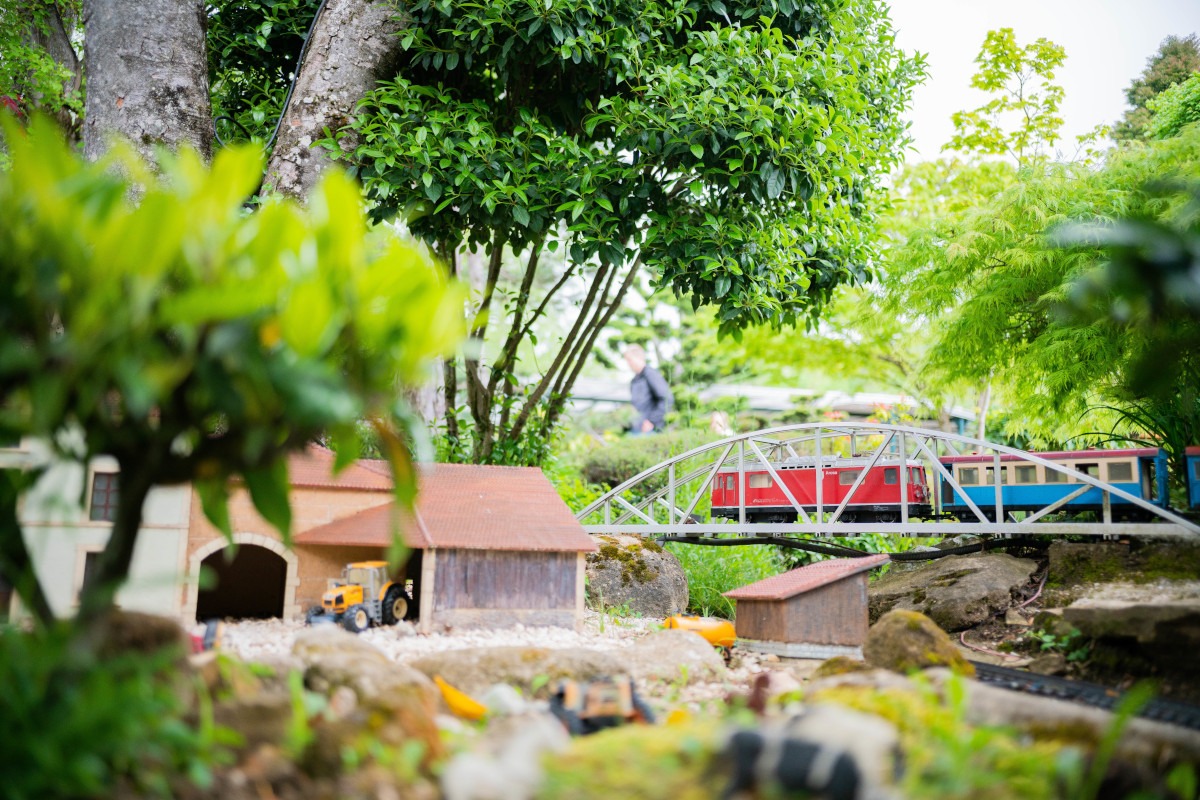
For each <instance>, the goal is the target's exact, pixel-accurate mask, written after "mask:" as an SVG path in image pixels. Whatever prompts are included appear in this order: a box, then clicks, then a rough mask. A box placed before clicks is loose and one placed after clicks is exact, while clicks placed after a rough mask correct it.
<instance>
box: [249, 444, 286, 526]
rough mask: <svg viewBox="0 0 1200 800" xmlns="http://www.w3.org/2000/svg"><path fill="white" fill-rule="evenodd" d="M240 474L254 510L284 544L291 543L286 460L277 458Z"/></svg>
mask: <svg viewBox="0 0 1200 800" xmlns="http://www.w3.org/2000/svg"><path fill="white" fill-rule="evenodd" d="M242 474H243V476H244V477H245V479H246V488H247V489H249V490H250V499H251V500H252V501H253V502H254V508H255V509H256V510H257V511H258V513H259V514H262V517H263V519H265V520H266V521H267V522H269V523H270V524H271V525H272V526H273V527H274V528H275V529H276V530H277V531H279V535H280V536H282V537H283V541H284V543H285V544H287V543H289V542H291V537H292V506H291V503H290V502H289V500H288V492H289V489H290V487H289V485H288V471H287V460H286V459H283V458H277V459H275V460H274V461H273V462H272V463H271V464H269V465H267V466H266V467H262V468H259V469H247V470H245V471H244V472H243V473H242Z"/></svg>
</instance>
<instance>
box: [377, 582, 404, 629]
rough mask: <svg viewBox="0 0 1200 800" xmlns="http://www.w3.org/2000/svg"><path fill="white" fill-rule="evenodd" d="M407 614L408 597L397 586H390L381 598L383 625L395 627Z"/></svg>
mask: <svg viewBox="0 0 1200 800" xmlns="http://www.w3.org/2000/svg"><path fill="white" fill-rule="evenodd" d="M407 614H408V595H407V594H406V593H405V591H404V590H403V589H401V588H400V587H399V586H392V587H391V588H389V589H388V590H387V594H385V595H384V596H383V624H384V625H395V624H396V623H397V622H399V621H400V620H402V619H404V617H405V615H407Z"/></svg>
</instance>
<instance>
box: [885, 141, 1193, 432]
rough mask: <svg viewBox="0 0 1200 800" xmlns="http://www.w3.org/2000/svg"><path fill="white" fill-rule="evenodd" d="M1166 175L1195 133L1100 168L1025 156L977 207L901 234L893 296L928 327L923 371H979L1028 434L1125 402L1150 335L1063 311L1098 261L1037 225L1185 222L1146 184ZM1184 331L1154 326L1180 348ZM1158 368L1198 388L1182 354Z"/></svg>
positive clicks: (1170, 200)
mask: <svg viewBox="0 0 1200 800" xmlns="http://www.w3.org/2000/svg"><path fill="white" fill-rule="evenodd" d="M1165 176H1176V177H1177V178H1178V179H1179V180H1184V181H1188V180H1195V179H1197V178H1200V131H1186V130H1185V132H1184V133H1183V134H1182V135H1180V136H1178V137H1174V138H1172V139H1168V140H1164V141H1162V142H1155V143H1151V144H1149V145H1147V146H1145V147H1139V148H1134V149H1128V150H1122V151H1117V152H1113V153H1111V154H1110V155H1109V157H1108V159H1107V161H1106V163H1105V164H1104V165H1103V166H1101V167H1099V168H1093V167H1088V166H1084V165H1081V164H1059V163H1043V164H1034V165H1030V166H1028V167H1026V168H1025V169H1023V170H1022V171H1021V173H1020V175H1019V179H1018V180H1017V181H1015V182H1013V183H1012V184H1011V185H1009V186H1008V187H1006V188H1004V189H1002V190H1000V191H997V192H996V193H995V194H993V195H992V196H991V197H990V198H989V199H988V200H987V201H986V202H983V203H981V204H979V205H978V206H977V207H976V208H974V209H972V210H970V211H967V212H965V213H964V214H961V215H956V216H954V217H951V218H941V219H934V220H931V224H929V225H928V226H927V227H926V228H925V229H923V230H919V231H916V232H915V233H913V235H911V236H910V237H909V238H908V240H907V241H906V242H905V243H904V244H903V246H901V247H898V248H896V249H895V250H893V251H892V263H893V264H894V265H895V268H896V269H897V271H898V273H903V275H904V278H903V283H902V284H899V285H898V290H897V291H896V292H895V293H894V295H893V297H892V302H894V303H896V304H897V306H898V307H900V308H903V309H905V310H906V311H908V312H909V313H911V314H913V315H914V318H915V319H917V320H920V322H921V324H922V325H924V326H926V327H928V328H929V329H930V331H931V335H932V338H933V342H934V347H933V353H934V357H933V358H932V359H931V361H930V363H929V368H930V369H931V370H934V371H936V372H937V373H938V374H940V375H941V376H942V379H943V380H946V381H954V380H958V381H967V382H981V381H991V382H992V383H993V385H994V386H996V387H997V389H996V393H997V395H998V396H999V397H1000V398H1001V400H1002V401H1003V402H1004V404H1005V406H1006V407H1007V409H1008V411H1009V413H1010V414H1011V415H1012V417H1013V418H1014V419H1016V420H1019V421H1020V422H1021V423H1022V425H1023V427H1024V428H1025V432H1026V433H1027V434H1028V435H1030V436H1032V437H1034V438H1041V439H1044V440H1047V441H1053V440H1062V439H1067V438H1070V437H1072V436H1075V435H1076V434H1078V433H1079V432H1081V431H1085V430H1094V429H1095V428H1096V427H1102V426H1103V425H1102V424H1101V423H1100V420H1097V419H1095V418H1094V414H1090V413H1089V411H1090V409H1093V408H1095V407H1096V406H1098V405H1115V406H1119V405H1121V404H1122V402H1123V401H1125V400H1127V399H1128V397H1127V396H1126V390H1127V389H1128V388H1130V387H1131V382H1130V379H1131V378H1134V377H1135V374H1136V366H1137V364H1139V363H1141V360H1142V357H1143V356H1144V355H1145V354H1147V353H1148V352H1150V351H1153V350H1155V349H1157V345H1156V341H1155V340H1156V338H1157V337H1158V334H1157V333H1155V332H1154V331H1153V329H1152V328H1149V327H1142V326H1128V325H1121V324H1117V323H1116V322H1115V321H1114V320H1111V319H1093V320H1091V321H1088V322H1084V321H1081V320H1076V321H1074V322H1068V321H1065V320H1063V318H1062V316H1061V315H1060V314H1059V309H1061V308H1062V307H1063V305H1064V304H1065V303H1066V302H1067V301H1068V300H1069V298H1070V297H1071V296H1072V295H1073V294H1074V293H1075V291H1076V290H1075V288H1074V287H1075V281H1076V279H1078V278H1080V277H1081V276H1082V275H1084V274H1085V273H1086V272H1088V271H1089V270H1090V269H1091V267H1092V265H1093V264H1094V263H1095V261H1096V260H1097V258H1099V257H1100V255H1101V250H1100V249H1099V246H1100V244H1101V242H1099V241H1095V242H1093V243H1092V244H1091V245H1088V246H1082V245H1081V246H1079V247H1075V248H1073V249H1071V250H1064V249H1062V248H1059V247H1056V246H1055V243H1054V242H1053V241H1051V240H1049V239H1048V238H1047V237H1046V235H1045V234H1046V231H1047V230H1048V229H1051V228H1053V227H1054V226H1056V225H1062V224H1067V223H1073V222H1080V221H1083V222H1086V223H1095V224H1098V225H1101V226H1107V225H1111V224H1113V223H1114V222H1115V221H1116V220H1119V219H1125V218H1132V219H1135V220H1137V219H1140V220H1149V221H1157V222H1158V223H1161V224H1163V225H1165V226H1167V227H1170V228H1174V229H1179V228H1180V226H1182V225H1186V224H1190V223H1189V222H1188V221H1187V220H1186V219H1185V217H1183V216H1181V215H1183V214H1185V211H1184V209H1185V203H1184V202H1183V199H1182V198H1180V197H1178V196H1177V195H1176V196H1175V197H1169V196H1164V195H1163V194H1162V193H1160V192H1156V191H1153V190H1150V191H1148V190H1147V187H1152V184H1153V182H1154V181H1159V182H1161V181H1162V179H1163V178H1164V177H1165ZM1114 230H1116V231H1124V230H1125V229H1124V228H1121V227H1117V228H1115V229H1114ZM1176 249H1177V248H1176ZM1166 257H1167V258H1170V257H1171V256H1169V255H1168V256H1166ZM1192 328H1193V326H1192V325H1191V324H1190V323H1187V324H1184V325H1183V326H1182V327H1178V326H1173V327H1172V328H1171V329H1170V330H1169V331H1168V332H1167V333H1169V336H1170V339H1171V340H1172V341H1173V342H1175V343H1177V344H1186V343H1187V342H1189V341H1190V340H1191V336H1192V335H1193V334H1192V333H1191V332H1190V331H1191V330H1192ZM1189 347H1190V345H1189ZM1170 366H1171V369H1160V370H1159V371H1158V373H1159V375H1160V376H1162V377H1163V378H1164V379H1165V380H1167V381H1168V382H1170V383H1172V385H1173V386H1175V387H1177V388H1183V387H1186V386H1189V385H1191V386H1194V385H1196V384H1197V372H1196V367H1197V366H1198V365H1197V364H1196V362H1195V359H1194V356H1193V354H1192V352H1191V351H1190V350H1187V349H1185V350H1184V351H1183V352H1181V353H1180V354H1179V355H1178V357H1174V358H1172V359H1171V361H1170ZM1108 417H1109V419H1111V415H1108Z"/></svg>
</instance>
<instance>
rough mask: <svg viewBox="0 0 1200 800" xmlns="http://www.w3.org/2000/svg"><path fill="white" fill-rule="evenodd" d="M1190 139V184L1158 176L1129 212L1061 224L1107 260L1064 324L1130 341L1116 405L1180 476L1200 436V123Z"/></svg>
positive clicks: (1068, 305) (1073, 241)
mask: <svg viewBox="0 0 1200 800" xmlns="http://www.w3.org/2000/svg"><path fill="white" fill-rule="evenodd" d="M1182 138H1187V139H1190V140H1191V141H1192V142H1193V145H1192V150H1191V151H1190V153H1191V156H1190V157H1191V158H1192V163H1191V164H1189V165H1187V166H1188V169H1189V172H1188V173H1187V174H1188V175H1189V178H1190V182H1189V183H1179V182H1175V183H1173V182H1169V181H1165V182H1164V181H1161V180H1152V181H1150V182H1149V183H1147V184H1146V185H1145V186H1144V187H1143V188H1142V195H1143V196H1144V197H1145V198H1146V202H1145V203H1144V204H1143V205H1141V206H1139V207H1137V208H1136V209H1131V210H1130V211H1131V213H1127V214H1126V215H1125V216H1124V217H1123V218H1120V219H1117V220H1115V221H1113V222H1110V223H1108V224H1073V225H1064V226H1061V227H1059V228H1058V229H1056V230H1055V232H1054V241H1055V242H1057V243H1058V244H1059V245H1060V246H1062V247H1064V248H1067V249H1069V250H1071V251H1077V250H1078V251H1082V252H1085V253H1088V254H1089V255H1090V256H1091V258H1092V263H1095V262H1096V261H1099V262H1100V264H1099V265H1098V266H1096V267H1095V268H1094V269H1091V270H1090V271H1088V272H1086V273H1084V274H1082V275H1080V276H1079V277H1078V280H1076V281H1075V283H1074V284H1073V285H1072V286H1071V291H1070V292H1069V294H1068V295H1067V297H1066V300H1065V302H1064V303H1063V306H1062V307H1061V309H1060V312H1059V313H1060V315H1061V316H1062V318H1063V322H1062V323H1061V324H1062V325H1064V326H1066V327H1068V329H1070V328H1080V327H1089V328H1090V327H1092V326H1105V327H1106V328H1108V329H1109V330H1110V331H1111V334H1110V335H1112V336H1113V337H1119V338H1120V339H1122V340H1125V341H1128V342H1130V346H1129V348H1128V352H1129V355H1128V356H1127V357H1126V360H1125V362H1124V364H1122V365H1121V369H1120V372H1118V373H1117V375H1116V376H1115V377H1116V385H1115V386H1114V391H1113V396H1114V398H1115V399H1114V402H1113V404H1112V407H1111V410H1112V411H1113V412H1115V413H1116V414H1118V415H1119V419H1120V420H1121V421H1122V422H1123V423H1125V425H1126V426H1127V427H1129V428H1132V429H1133V430H1135V431H1140V432H1142V433H1144V434H1146V435H1148V436H1149V437H1150V438H1151V439H1153V440H1154V441H1156V442H1158V443H1159V444H1161V446H1162V447H1164V448H1165V449H1166V450H1167V452H1168V453H1169V454H1170V456H1171V457H1172V461H1173V466H1174V467H1175V469H1174V474H1175V477H1176V479H1177V480H1178V479H1181V478H1182V476H1183V474H1184V473H1183V468H1184V464H1183V456H1184V450H1185V449H1186V448H1187V447H1188V446H1190V445H1194V444H1196V443H1197V442H1200V126H1193V127H1192V128H1190V129H1188V131H1187V132H1186V133H1184V134H1182ZM1171 141H1175V140H1171Z"/></svg>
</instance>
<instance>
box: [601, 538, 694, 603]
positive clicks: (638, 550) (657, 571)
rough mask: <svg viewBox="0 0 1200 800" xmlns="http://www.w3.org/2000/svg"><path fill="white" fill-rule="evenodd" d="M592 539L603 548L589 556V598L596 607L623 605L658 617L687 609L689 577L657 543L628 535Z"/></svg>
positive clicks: (671, 555)
mask: <svg viewBox="0 0 1200 800" xmlns="http://www.w3.org/2000/svg"><path fill="white" fill-rule="evenodd" d="M592 539H593V540H594V541H595V542H596V545H597V546H598V547H599V548H600V549H599V551H598V552H595V553H589V554H588V557H587V579H588V596H589V602H590V603H591V604H592V605H593V606H594V607H595V608H599V609H603V608H612V607H618V606H619V607H622V608H628V609H629V611H630V612H631V613H633V614H641V615H643V616H646V617H655V618H663V617H669V616H671V615H672V614H679V613H681V612H683V611H685V610H687V602H688V584H687V576H686V575H685V574H684V572H683V567H681V566H680V565H679V560H678V559H677V558H675V556H674V555H673V554H671V553H668V552H667V551H666V550H664V549H662V547H660V546H659V545H658V543H657V542H655V541H653V540H651V539H643V538H641V537H640V536H624V535H603V536H593V537H592Z"/></svg>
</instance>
